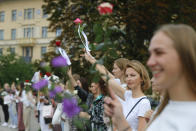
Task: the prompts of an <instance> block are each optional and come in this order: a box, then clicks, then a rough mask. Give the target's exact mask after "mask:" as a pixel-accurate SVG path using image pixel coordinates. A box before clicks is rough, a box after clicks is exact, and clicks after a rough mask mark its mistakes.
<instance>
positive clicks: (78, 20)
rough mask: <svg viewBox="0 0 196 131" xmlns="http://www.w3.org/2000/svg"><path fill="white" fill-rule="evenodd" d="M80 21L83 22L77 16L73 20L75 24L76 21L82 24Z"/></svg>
mask: <svg viewBox="0 0 196 131" xmlns="http://www.w3.org/2000/svg"><path fill="white" fill-rule="evenodd" d="M82 22H83V21H82V20H81V19H79V18H77V19H75V20H74V23H75V24H78V23H80V24H82Z"/></svg>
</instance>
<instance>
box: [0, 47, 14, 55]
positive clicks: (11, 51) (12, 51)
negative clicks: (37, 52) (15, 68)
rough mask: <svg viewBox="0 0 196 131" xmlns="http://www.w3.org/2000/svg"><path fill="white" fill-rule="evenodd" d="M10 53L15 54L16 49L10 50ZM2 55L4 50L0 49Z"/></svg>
mask: <svg viewBox="0 0 196 131" xmlns="http://www.w3.org/2000/svg"><path fill="white" fill-rule="evenodd" d="M9 49H10V53H12V54H15V48H9ZM0 55H3V48H0Z"/></svg>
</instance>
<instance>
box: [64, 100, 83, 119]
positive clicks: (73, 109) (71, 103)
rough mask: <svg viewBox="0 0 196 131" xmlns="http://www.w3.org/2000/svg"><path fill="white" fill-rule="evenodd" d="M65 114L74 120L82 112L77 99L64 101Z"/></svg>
mask: <svg viewBox="0 0 196 131" xmlns="http://www.w3.org/2000/svg"><path fill="white" fill-rule="evenodd" d="M63 112H64V113H66V115H67V116H68V117H69V118H72V117H73V116H75V115H77V114H78V113H79V112H80V108H79V107H78V106H77V101H76V99H75V98H71V99H64V100H63Z"/></svg>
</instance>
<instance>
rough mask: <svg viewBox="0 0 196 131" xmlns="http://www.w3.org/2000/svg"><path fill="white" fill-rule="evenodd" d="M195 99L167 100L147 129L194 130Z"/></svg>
mask: <svg viewBox="0 0 196 131" xmlns="http://www.w3.org/2000/svg"><path fill="white" fill-rule="evenodd" d="M195 119H196V101H193V102H190V101H189V102H180V101H169V103H168V105H167V106H166V107H165V108H164V110H163V111H162V112H161V114H160V115H159V116H158V117H157V118H156V119H155V120H154V121H153V122H152V124H151V125H150V126H149V127H148V128H147V131H196V120H195Z"/></svg>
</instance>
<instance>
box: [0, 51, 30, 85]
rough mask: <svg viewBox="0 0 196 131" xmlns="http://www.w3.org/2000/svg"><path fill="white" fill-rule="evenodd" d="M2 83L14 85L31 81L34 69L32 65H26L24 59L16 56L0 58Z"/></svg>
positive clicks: (0, 81)
mask: <svg viewBox="0 0 196 131" xmlns="http://www.w3.org/2000/svg"><path fill="white" fill-rule="evenodd" d="M0 69H1V70H0V83H1V84H3V83H6V82H7V83H10V84H11V83H12V82H17V81H16V78H19V81H23V82H24V81H25V80H31V78H32V76H33V73H34V67H33V64H31V63H25V61H24V60H23V59H22V58H17V56H16V55H15V54H8V55H2V56H0Z"/></svg>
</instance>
